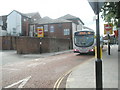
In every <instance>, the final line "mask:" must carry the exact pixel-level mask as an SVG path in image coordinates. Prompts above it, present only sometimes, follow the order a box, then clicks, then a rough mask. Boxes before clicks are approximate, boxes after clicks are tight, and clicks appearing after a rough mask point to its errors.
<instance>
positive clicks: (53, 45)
mask: <svg viewBox="0 0 120 90" xmlns="http://www.w3.org/2000/svg"><path fill="white" fill-rule="evenodd" d="M40 42H41V44H40ZM71 48H72V45H71V42H70V39H63V38H37V37H26V36H21V37H14V36H2V37H0V50H17V53H18V54H30V53H33V54H34V53H49V52H58V51H62V50H69V49H71Z"/></svg>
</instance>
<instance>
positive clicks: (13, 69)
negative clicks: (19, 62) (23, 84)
mask: <svg viewBox="0 0 120 90" xmlns="http://www.w3.org/2000/svg"><path fill="white" fill-rule="evenodd" d="M3 69H7V70H11V71H18V70H20V69H15V68H3Z"/></svg>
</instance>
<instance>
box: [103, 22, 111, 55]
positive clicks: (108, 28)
mask: <svg viewBox="0 0 120 90" xmlns="http://www.w3.org/2000/svg"><path fill="white" fill-rule="evenodd" d="M104 34H107V36H108V55H110V34H113V24H112V23H109V24H104Z"/></svg>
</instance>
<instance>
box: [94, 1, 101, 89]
mask: <svg viewBox="0 0 120 90" xmlns="http://www.w3.org/2000/svg"><path fill="white" fill-rule="evenodd" d="M96 10H97V13H96V14H97V19H96V47H97V60H96V61H95V66H96V90H102V60H101V57H100V56H101V55H100V33H99V2H96Z"/></svg>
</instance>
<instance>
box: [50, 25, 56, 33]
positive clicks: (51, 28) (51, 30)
mask: <svg viewBox="0 0 120 90" xmlns="http://www.w3.org/2000/svg"><path fill="white" fill-rule="evenodd" d="M50 32H51V33H52V32H55V29H54V26H53V25H51V26H50Z"/></svg>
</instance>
